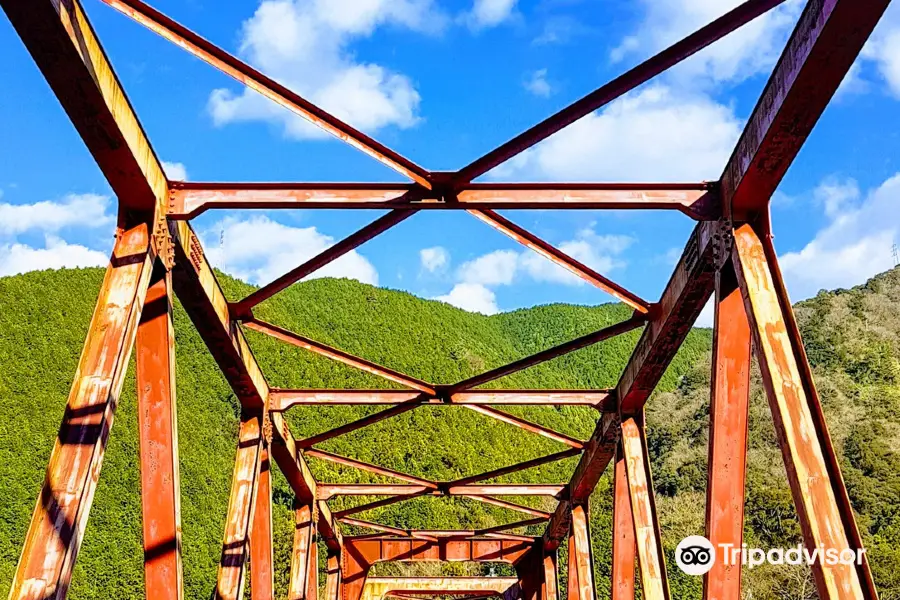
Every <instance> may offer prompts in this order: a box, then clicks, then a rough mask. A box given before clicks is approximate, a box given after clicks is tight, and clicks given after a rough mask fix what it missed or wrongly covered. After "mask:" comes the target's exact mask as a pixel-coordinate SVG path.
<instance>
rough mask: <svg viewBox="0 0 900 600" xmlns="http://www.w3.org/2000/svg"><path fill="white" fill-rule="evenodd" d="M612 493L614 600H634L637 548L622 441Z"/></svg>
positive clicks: (618, 449)
mask: <svg viewBox="0 0 900 600" xmlns="http://www.w3.org/2000/svg"><path fill="white" fill-rule="evenodd" d="M613 494H614V500H613V543H612V600H634V558H635V556H636V555H637V548H636V547H635V541H634V517H632V514H631V496H630V494H629V491H628V477H627V475H626V473H625V456H624V454H623V451H622V444H621V443H620V444H619V445H618V447H617V448H616V468H615V481H614V483H613Z"/></svg>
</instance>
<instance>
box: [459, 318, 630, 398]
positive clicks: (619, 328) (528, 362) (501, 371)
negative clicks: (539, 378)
mask: <svg viewBox="0 0 900 600" xmlns="http://www.w3.org/2000/svg"><path fill="white" fill-rule="evenodd" d="M646 321H647V316H646V315H644V314H642V313H636V314H634V315H633V316H632V317H631V318H629V319H626V320H625V321H622V322H621V323H616V324H615V325H610V326H609V327H604V328H603V329H600V330H599V331H595V332H593V333H589V334H587V335H584V336H581V337H580V338H576V339H574V340H571V341H568V342H565V343H563V344H560V345H559V346H554V347H553V348H548V349H547V350H543V351H541V352H538V353H537V354H532V355H531V356H526V357H525V358H520V359H519V360H517V361H513V362H511V363H509V364H508V365H503V366H502V367H498V368H496V369H492V370H490V371H487V372H485V373H481V374H480V375H476V376H474V377H470V378H469V379H465V380H463V381H460V382H459V383H454V384H453V385H451V386H450V387H449V389H448V390H447V393H449V394H451V395H453V394H456V393H458V392H462V391H465V390H468V389H470V388H473V387H475V386H478V385H482V384H485V383H487V382H489V381H494V380H495V379H500V378H501V377H505V376H507V375H511V374H512V373H517V372H518V371H522V370H524V369H527V368H528V367H533V366H534V365H537V364H540V363H542V362H546V361H548V360H552V359H554V358H558V357H560V356H562V355H564V354H568V353H570V352H574V351H575V350H580V349H582V348H586V347H588V346H591V345H593V344H596V343H598V342H602V341H603V340H606V339H609V338H611V337H615V336H617V335H621V334H623V333H627V332H629V331H631V330H632V329H637V328H638V327H641V326H642V325H643V324H644V323H645V322H646Z"/></svg>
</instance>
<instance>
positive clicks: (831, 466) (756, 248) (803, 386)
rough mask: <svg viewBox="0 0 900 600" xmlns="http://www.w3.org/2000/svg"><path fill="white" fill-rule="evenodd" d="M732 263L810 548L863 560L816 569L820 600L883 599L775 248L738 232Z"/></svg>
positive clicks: (744, 230) (749, 232)
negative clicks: (853, 554)
mask: <svg viewBox="0 0 900 600" xmlns="http://www.w3.org/2000/svg"><path fill="white" fill-rule="evenodd" d="M732 260H733V261H734V264H735V271H736V274H737V280H738V284H739V285H740V288H741V294H742V296H743V299H744V307H745V309H746V311H747V316H748V318H749V322H750V330H751V332H752V334H753V340H754V342H755V343H754V347H755V349H756V354H757V360H758V362H759V366H760V372H761V374H762V379H763V387H764V388H765V390H766V395H767V397H768V399H769V406H770V408H771V410H772V416H773V418H774V421H775V432H776V434H777V437H778V441H779V445H780V447H781V452H782V456H783V458H784V463H785V467H786V469H787V476H788V482H789V483H790V486H791V493H792V496H793V498H794V505H795V507H796V508H797V520H798V521H799V522H800V530H801V532H802V533H803V540H804V544H805V546H806V547H807V548H818V547H824V548H834V549H837V550H839V551H843V550H852V551H854V552H857V553H858V556H860V558H861V560H860V562H859V564H856V561H854V562H853V564H841V563H840V562H839V563H838V564H836V565H828V564H824V561H816V563H815V564H813V565H812V572H813V577H814V579H815V581H816V587H817V589H818V593H819V597H820V598H827V599H832V598H867V599H875V598H877V597H878V595H877V591H876V589H875V584H874V582H873V580H872V572H871V570H870V567H869V562H868V558H867V556H866V554H865V553H861V554H859V551H860V550H861V549H862V548H863V544H862V540H861V538H860V534H859V529H858V528H857V525H856V520H855V517H854V514H853V509H852V507H851V506H850V501H849V497H848V495H847V487H846V485H845V484H844V480H843V477H842V476H841V470H840V466H839V463H838V460H837V455H836V453H835V451H834V447H833V446H832V443H831V437H830V435H829V434H828V427H827V425H826V423H825V416H824V413H823V411H822V405H821V402H820V401H819V396H818V392H817V391H816V387H815V382H814V380H813V377H812V372H811V370H810V367H809V362H808V360H807V358H806V354H805V351H804V350H803V342H802V339H801V338H800V332H799V329H798V328H797V324H796V321H795V320H794V315H793V310H792V309H791V304H790V299H789V298H788V297H787V292H786V291H785V288H784V283H783V280H782V278H781V273H780V272H779V271H778V266H777V265H778V262H777V259H776V258H775V251H774V248H772V246H771V242H769V244H768V245H767V244H765V243H763V242H762V241H761V240H760V239H759V236H758V235H757V233H756V232H755V231H754V230H753V228H752V227H751V226H750V225H742V226H741V227H739V228H738V229H737V230H736V231H735V238H734V249H733V252H732Z"/></svg>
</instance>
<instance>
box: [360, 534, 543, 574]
mask: <svg viewBox="0 0 900 600" xmlns="http://www.w3.org/2000/svg"><path fill="white" fill-rule="evenodd" d="M428 533H429V534H441V533H443V534H445V535H442V536H440V537H439V539H438V541H437V542H431V541H428V540H416V539H410V538H408V537H400V538H396V537H394V538H391V537H378V538H372V537H368V536H347V538H345V543H346V546H347V557H348V558H350V557H353V561H356V562H357V563H358V564H359V565H360V566H364V567H365V569H366V570H368V567H369V566H371V565H373V564H375V563H379V562H393V561H398V562H419V561H434V560H445V561H449V562H459V561H462V562H470V561H475V562H506V563H510V564H515V563H517V562H518V561H519V560H520V559H521V558H522V557H523V556H524V555H525V554H526V553H527V552H528V551H529V550H531V549H532V548H534V547H535V539H534V538H530V537H526V536H511V537H507V536H505V535H504V534H497V535H498V537H496V538H495V537H491V538H485V537H473V536H466V537H460V536H459V532H452V531H445V532H428ZM436 537H437V536H436ZM512 538H515V539H512ZM521 538H524V539H521ZM353 561H347V562H353ZM349 575H351V573H347V572H345V573H344V577H345V581H346V578H347V577H348V576H349Z"/></svg>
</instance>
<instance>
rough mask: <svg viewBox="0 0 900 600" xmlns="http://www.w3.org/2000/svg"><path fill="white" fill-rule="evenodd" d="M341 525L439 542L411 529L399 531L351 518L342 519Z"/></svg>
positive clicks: (395, 528) (394, 528)
mask: <svg viewBox="0 0 900 600" xmlns="http://www.w3.org/2000/svg"><path fill="white" fill-rule="evenodd" d="M340 522H341V523H344V524H345V525H353V526H355V527H364V528H366V529H371V530H373V531H378V532H381V533H390V534H393V535H399V536H401V537H411V538H415V539H417V540H426V541H429V542H436V541H438V540H437V538H436V537H434V536H431V535H427V534H425V533H421V532H418V531H415V530H411V529H398V528H397V527H389V526H387V525H381V524H380V523H372V522H371V521H361V520H359V519H352V518H350V517H344V518H342V519H340Z"/></svg>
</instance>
